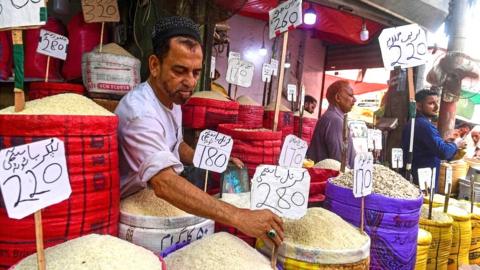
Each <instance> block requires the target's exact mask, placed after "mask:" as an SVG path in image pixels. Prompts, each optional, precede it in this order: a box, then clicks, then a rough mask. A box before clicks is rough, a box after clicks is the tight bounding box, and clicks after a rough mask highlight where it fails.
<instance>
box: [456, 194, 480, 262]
mask: <svg viewBox="0 0 480 270" xmlns="http://www.w3.org/2000/svg"><path fill="white" fill-rule="evenodd" d="M456 206H458V207H460V208H462V209H464V210H466V211H468V212H470V211H471V204H470V201H458V202H457V203H456ZM471 218H472V219H471V222H472V242H471V243H470V255H469V260H470V264H480V208H479V207H478V206H477V205H474V206H473V213H471Z"/></svg>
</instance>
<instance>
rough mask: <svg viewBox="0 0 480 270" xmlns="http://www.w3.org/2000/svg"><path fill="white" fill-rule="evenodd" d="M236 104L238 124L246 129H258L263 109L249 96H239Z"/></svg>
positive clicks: (261, 122)
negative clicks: (237, 105) (237, 104)
mask: <svg viewBox="0 0 480 270" xmlns="http://www.w3.org/2000/svg"><path fill="white" fill-rule="evenodd" d="M237 102H238V103H239V104H240V107H239V108H238V124H241V125H243V126H245V127H247V128H259V127H262V124H263V107H262V105H260V104H258V103H257V102H256V101H255V100H253V99H252V98H251V97H249V96H239V97H238V98H237Z"/></svg>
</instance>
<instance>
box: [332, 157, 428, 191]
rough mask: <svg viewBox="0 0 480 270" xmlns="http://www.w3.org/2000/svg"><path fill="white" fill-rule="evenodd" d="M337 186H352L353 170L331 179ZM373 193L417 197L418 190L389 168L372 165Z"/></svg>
mask: <svg viewBox="0 0 480 270" xmlns="http://www.w3.org/2000/svg"><path fill="white" fill-rule="evenodd" d="M332 183H333V184H335V185H337V186H342V187H347V188H352V187H353V170H352V171H349V172H345V174H342V175H340V176H338V177H336V178H334V179H333V180H332ZM373 193H376V194H380V195H383V196H386V197H390V198H396V199H417V198H418V196H420V190H419V189H418V188H417V187H415V186H414V185H413V184H411V183H410V182H408V181H407V180H405V178H403V177H402V176H401V175H400V174H398V173H396V172H394V171H392V170H390V169H389V168H387V167H385V166H382V165H379V164H374V165H373Z"/></svg>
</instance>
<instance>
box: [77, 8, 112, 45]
mask: <svg viewBox="0 0 480 270" xmlns="http://www.w3.org/2000/svg"><path fill="white" fill-rule="evenodd" d="M82 11H83V18H84V19H85V22H87V23H94V22H101V23H102V30H101V31H100V49H99V52H102V48H103V33H104V31H105V22H119V21H120V14H119V12H118V3H117V0H113V1H112V0H82Z"/></svg>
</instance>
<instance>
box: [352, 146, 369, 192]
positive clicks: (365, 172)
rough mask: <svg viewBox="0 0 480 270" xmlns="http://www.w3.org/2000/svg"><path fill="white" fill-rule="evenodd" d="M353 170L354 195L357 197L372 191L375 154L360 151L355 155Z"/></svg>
mask: <svg viewBox="0 0 480 270" xmlns="http://www.w3.org/2000/svg"><path fill="white" fill-rule="evenodd" d="M353 168H354V170H353V195H354V197H355V198H359V197H365V196H367V195H369V194H370V193H372V187H373V173H372V172H373V155H372V153H370V152H363V153H358V154H357V155H356V156H355V164H354V167H353Z"/></svg>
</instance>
